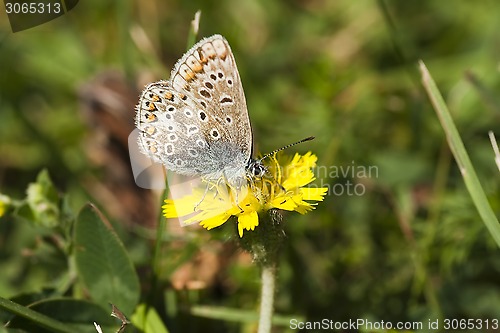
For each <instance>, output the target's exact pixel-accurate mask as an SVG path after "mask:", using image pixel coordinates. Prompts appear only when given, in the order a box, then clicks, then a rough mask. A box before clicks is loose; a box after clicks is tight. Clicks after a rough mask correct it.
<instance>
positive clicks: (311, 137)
mask: <svg viewBox="0 0 500 333" xmlns="http://www.w3.org/2000/svg"><path fill="white" fill-rule="evenodd" d="M311 140H314V136H309V137H307V138H305V139H302V140H300V141H297V142H294V143H290V144H289V145H286V146H284V147H281V148H279V149H276V150H273V151H272V152H270V153H269V154H266V155H264V156H262V158H261V159H259V161H262V160H265V159H266V158H268V157H269V156H271V155H274V154H276V153H277V152H280V151H282V150H285V149H288V148H290V147H293V146H295V145H298V144H299V143H302V142H306V141H311Z"/></svg>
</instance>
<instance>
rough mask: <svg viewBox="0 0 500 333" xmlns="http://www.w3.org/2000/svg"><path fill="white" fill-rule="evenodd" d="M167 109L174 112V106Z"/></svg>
mask: <svg viewBox="0 0 500 333" xmlns="http://www.w3.org/2000/svg"><path fill="white" fill-rule="evenodd" d="M167 111H168V112H175V108H174V107H173V106H171V107H169V108H168V109H167Z"/></svg>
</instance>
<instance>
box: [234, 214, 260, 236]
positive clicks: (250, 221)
mask: <svg viewBox="0 0 500 333" xmlns="http://www.w3.org/2000/svg"><path fill="white" fill-rule="evenodd" d="M258 225H259V215H258V214H257V212H256V211H251V212H250V213H245V214H240V215H239V216H238V233H239V234H240V237H243V229H246V230H254V229H255V227H256V226H258Z"/></svg>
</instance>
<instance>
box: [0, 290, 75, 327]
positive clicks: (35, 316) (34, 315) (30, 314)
mask: <svg viewBox="0 0 500 333" xmlns="http://www.w3.org/2000/svg"><path fill="white" fill-rule="evenodd" d="M0 309H4V310H6V311H8V312H10V313H13V314H15V315H17V316H20V317H23V318H26V319H28V320H31V321H32V322H34V323H36V324H37V325H38V326H40V327H44V328H46V329H49V330H50V331H51V332H56V333H75V329H74V327H68V326H67V325H65V324H63V323H61V322H60V321H57V320H55V319H52V318H50V317H47V316H46V315H44V314H41V313H39V312H36V311H33V310H31V309H30V308H27V307H25V306H22V305H20V304H17V303H14V302H12V301H10V300H8V299H5V298H2V297H0Z"/></svg>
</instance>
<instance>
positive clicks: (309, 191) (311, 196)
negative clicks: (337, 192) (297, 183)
mask: <svg viewBox="0 0 500 333" xmlns="http://www.w3.org/2000/svg"><path fill="white" fill-rule="evenodd" d="M327 192H328V188H326V187H319V188H317V187H316V188H315V187H303V188H301V189H300V193H302V199H303V200H314V201H323V199H324V196H325V195H326V193H327Z"/></svg>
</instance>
